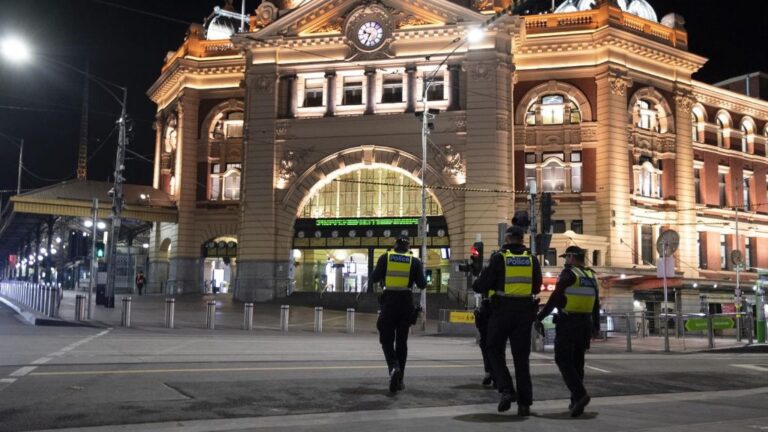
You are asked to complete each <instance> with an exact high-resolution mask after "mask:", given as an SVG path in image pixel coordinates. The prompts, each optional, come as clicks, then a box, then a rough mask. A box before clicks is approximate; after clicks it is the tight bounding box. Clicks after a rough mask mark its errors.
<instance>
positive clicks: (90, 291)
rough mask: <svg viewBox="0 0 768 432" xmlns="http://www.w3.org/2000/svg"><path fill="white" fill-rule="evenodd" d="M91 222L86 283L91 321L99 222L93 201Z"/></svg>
mask: <svg viewBox="0 0 768 432" xmlns="http://www.w3.org/2000/svg"><path fill="white" fill-rule="evenodd" d="M91 220H92V221H93V227H92V231H91V237H92V238H91V280H90V282H89V283H88V319H89V320H90V319H91V297H92V296H93V287H94V286H96V276H97V275H98V274H99V263H97V262H96V234H97V233H98V229H97V228H96V225H97V224H98V223H97V221H98V220H99V200H98V198H94V199H93V207H92V208H91Z"/></svg>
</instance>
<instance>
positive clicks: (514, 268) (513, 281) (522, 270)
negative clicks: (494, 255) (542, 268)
mask: <svg viewBox="0 0 768 432" xmlns="http://www.w3.org/2000/svg"><path fill="white" fill-rule="evenodd" d="M502 255H503V256H504V292H503V293H498V292H497V293H494V294H495V295H501V296H504V297H521V298H530V297H531V295H532V293H533V290H532V286H533V257H532V256H531V255H530V254H529V253H528V252H525V253H522V254H519V255H518V254H513V253H512V252H510V251H508V250H507V251H504V253H503V254H502Z"/></svg>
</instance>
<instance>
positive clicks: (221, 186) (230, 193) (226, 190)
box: [208, 163, 241, 201]
mask: <svg viewBox="0 0 768 432" xmlns="http://www.w3.org/2000/svg"><path fill="white" fill-rule="evenodd" d="M221 168H222V167H221V164H218V163H216V164H212V165H211V189H210V195H209V198H208V199H209V200H211V201H219V200H221V201H237V200H239V199H240V177H241V172H240V169H241V164H239V163H230V164H227V165H226V169H225V170H224V172H222V170H221Z"/></svg>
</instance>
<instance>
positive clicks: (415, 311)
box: [411, 305, 421, 325]
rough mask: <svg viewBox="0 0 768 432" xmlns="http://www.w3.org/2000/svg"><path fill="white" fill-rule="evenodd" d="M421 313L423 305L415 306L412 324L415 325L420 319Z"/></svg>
mask: <svg viewBox="0 0 768 432" xmlns="http://www.w3.org/2000/svg"><path fill="white" fill-rule="evenodd" d="M419 313H421V305H419V306H415V307H414V308H413V312H412V313H411V325H415V324H416V322H417V321H418V320H419Z"/></svg>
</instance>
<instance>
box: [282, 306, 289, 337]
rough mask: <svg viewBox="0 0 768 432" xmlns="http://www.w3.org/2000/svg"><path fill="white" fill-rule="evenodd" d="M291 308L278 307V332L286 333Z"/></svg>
mask: <svg viewBox="0 0 768 432" xmlns="http://www.w3.org/2000/svg"><path fill="white" fill-rule="evenodd" d="M290 313H291V307H290V306H288V305H282V306H280V331H281V332H283V333H287V332H288V319H289V318H290Z"/></svg>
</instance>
